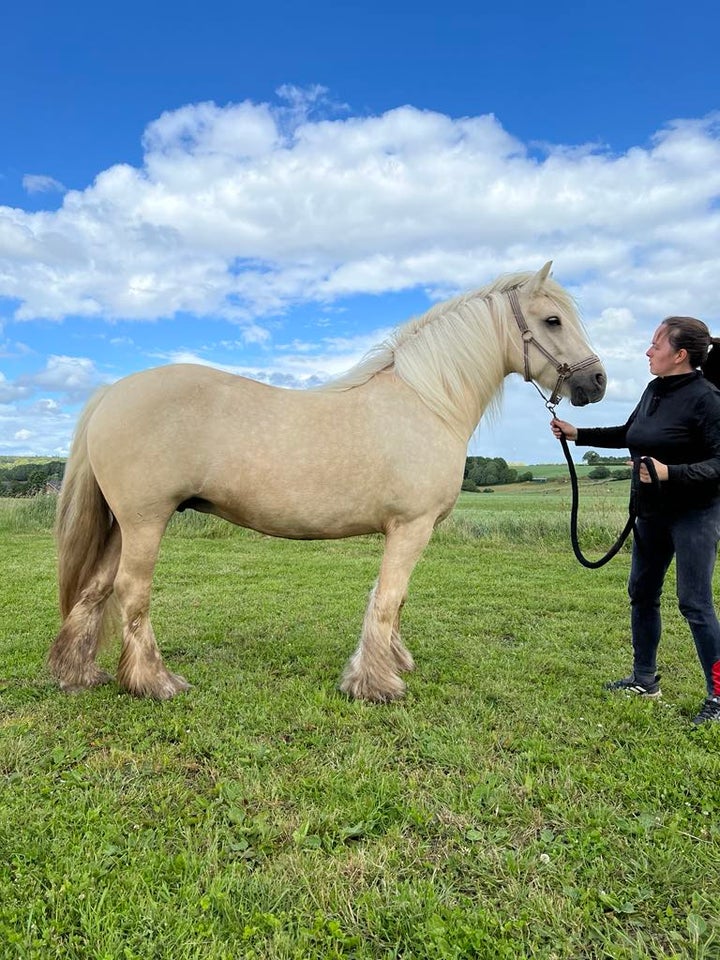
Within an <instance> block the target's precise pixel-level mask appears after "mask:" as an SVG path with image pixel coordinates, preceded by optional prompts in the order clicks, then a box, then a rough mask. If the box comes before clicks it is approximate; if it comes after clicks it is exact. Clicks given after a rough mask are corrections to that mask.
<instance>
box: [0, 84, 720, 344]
mask: <svg viewBox="0 0 720 960" xmlns="http://www.w3.org/2000/svg"><path fill="white" fill-rule="evenodd" d="M284 95H285V100H286V103H285V105H271V104H267V103H264V104H257V103H252V102H250V101H244V102H242V103H239V104H230V105H228V106H224V107H221V106H218V105H216V104H214V103H200V104H192V105H188V106H185V107H182V108H180V109H178V110H174V111H170V112H167V113H164V114H163V115H162V116H160V117H159V118H158V119H156V120H155V121H153V122H152V123H151V124H150V125H149V126H148V127H147V129H146V131H145V135H144V139H143V143H144V149H145V155H144V162H143V165H142V166H141V167H139V168H134V167H131V166H129V165H126V164H121V165H117V166H114V167H111V168H110V169H108V170H105V171H102V172H101V173H99V175H98V176H97V178H96V180H95V182H94V183H93V184H92V185H91V186H90V187H88V189H86V190H84V191H69V192H68V193H67V194H66V195H65V197H64V200H63V204H62V207H61V208H60V209H59V210H57V211H54V212H41V213H28V212H25V211H22V210H17V209H10V208H7V207H4V208H3V207H0V295H4V296H5V297H8V298H13V299H14V300H16V301H17V302H18V303H19V306H18V308H17V311H16V317H17V318H20V319H31V318H51V319H60V318H62V317H63V316H66V315H81V316H88V317H98V318H103V319H113V318H131V319H137V320H151V319H155V318H157V317H170V316H173V315H175V314H177V313H180V312H185V313H191V314H194V315H198V316H214V317H225V318H228V319H233V320H235V321H237V322H239V323H248V324H254V325H255V327H256V328H257V326H258V323H259V322H260V321H261V318H262V317H264V316H267V315H268V314H272V313H277V312H281V311H283V310H284V309H286V308H288V307H289V306H291V305H293V304H295V303H298V302H305V301H313V300H314V301H325V302H328V301H333V300H336V299H338V298H342V297H345V296H348V295H351V294H356V293H359V292H373V293H381V292H386V291H391V290H402V289H407V288H409V287H413V286H418V285H421V286H424V287H426V288H428V289H431V290H432V289H437V290H439V291H445V290H457V289H459V288H463V287H471V286H477V285H479V284H480V283H482V282H485V281H486V280H487V279H488V278H490V277H492V276H495V275H497V274H498V273H502V272H505V271H510V270H515V269H528V268H531V267H533V266H535V265H538V264H539V263H540V262H542V260H544V259H546V258H548V257H551V256H552V257H553V258H554V259H555V261H556V263H557V264H559V265H561V270H562V275H563V277H564V278H570V279H571V280H573V281H574V283H575V285H576V287H577V290H578V292H581V293H582V301H583V304H584V306H585V308H586V310H587V309H588V308H589V309H590V310H591V311H593V313H595V312H599V311H600V310H601V309H605V308H607V307H620V306H624V307H627V308H628V309H630V310H632V311H634V312H636V313H640V314H646V313H652V312H657V310H658V309H660V311H661V312H662V311H667V309H668V303H669V302H673V303H676V302H677V306H678V307H681V306H682V302H683V301H687V300H689V299H690V298H691V297H692V302H693V305H694V307H695V309H697V307H698V300H699V301H700V307H701V309H706V310H707V312H710V311H712V310H714V309H716V305H715V297H714V293H713V290H712V282H711V281H712V279H713V278H714V277H715V276H717V270H718V258H719V256H720V254H718V251H719V250H720V242H719V241H720V209H718V206H717V197H718V195H719V194H720V137H719V136H718V132H719V120H718V117H717V116H713V117H708V118H705V119H700V120H687V121H675V122H673V123H671V124H669V125H668V126H667V127H666V128H665V129H664V130H661V131H659V132H658V133H657V135H656V136H655V138H654V139H653V140H652V142H651V143H649V144H648V145H646V146H644V147H635V148H633V149H631V150H629V151H628V152H627V153H625V154H622V155H619V156H618V155H613V154H611V153H609V152H608V151H605V150H603V149H599V148H593V147H583V148H582V149H575V150H569V149H567V148H565V147H554V146H552V145H547V146H545V147H544V153H542V155H540V156H538V154H537V150H536V149H533V150H530V149H529V148H528V146H527V145H525V144H523V143H521V142H520V141H518V140H517V139H515V138H513V137H512V136H510V135H509V134H508V133H507V132H506V131H505V130H504V129H503V127H502V125H501V123H500V122H499V121H498V120H497V119H496V118H495V117H494V116H492V115H487V116H478V117H464V118H460V119H455V118H451V117H448V116H445V115H443V114H439V113H433V112H430V111H423V110H418V109H416V108H414V107H411V106H406V107H400V108H397V109H394V110H389V111H388V112H386V113H384V114H382V115H380V116H370V117H353V116H350V117H343V118H339V119H338V118H336V119H311V117H310V115H309V114H310V111H311V109H312V106H313V104H314V102H315V101H316V100H317V97H318V96H321V94H320V93H318V94H317V95H316V96H313V95H312V94H311V95H305V96H303V95H301V92H296V93H295V94H294V95H293V94H292V90H291V89H290V88H286V89H285V90H284ZM293 96H294V99H293ZM690 270H692V276H689V271H690ZM678 301H679V302H678Z"/></svg>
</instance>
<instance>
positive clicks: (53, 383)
mask: <svg viewBox="0 0 720 960" xmlns="http://www.w3.org/2000/svg"><path fill="white" fill-rule="evenodd" d="M111 379H112V378H111V377H110V376H108V375H106V374H102V373H101V372H100V371H99V370H98V369H97V367H96V366H95V363H94V362H93V361H92V360H89V359H88V358H87V357H66V356H51V357H49V358H48V360H47V362H46V365H45V369H44V370H40V371H39V372H38V373H35V374H32V375H24V376H22V377H20V378H19V379H18V385H17V388H18V389H20V390H24V391H26V392H27V393H30V392H31V391H32V393H33V394H36V393H37V392H38V391H42V392H51V393H58V394H61V395H62V396H63V397H64V398H65V399H66V400H69V401H71V402H77V401H82V400H85V399H87V397H89V395H90V394H91V393H92V392H93V391H94V390H96V389H97V388H98V387H99V386H101V385H102V384H105V383H109V382H110V381H111Z"/></svg>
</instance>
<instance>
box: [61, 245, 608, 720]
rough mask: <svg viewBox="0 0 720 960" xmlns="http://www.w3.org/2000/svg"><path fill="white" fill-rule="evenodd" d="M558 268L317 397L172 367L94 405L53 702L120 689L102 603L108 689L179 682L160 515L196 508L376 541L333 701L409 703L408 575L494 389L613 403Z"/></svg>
mask: <svg viewBox="0 0 720 960" xmlns="http://www.w3.org/2000/svg"><path fill="white" fill-rule="evenodd" d="M550 267H551V263H546V264H545V266H544V267H542V268H541V269H540V270H539V271H537V273H533V272H523V273H514V274H508V275H505V276H502V277H499V278H497V279H496V280H495V281H493V282H492V283H490V284H488V285H486V286H484V287H482V288H481V289H479V290H476V291H474V292H471V293H466V294H464V295H462V296H458V297H455V298H453V299H450V300H448V301H446V302H444V303H440V304H438V305H435V306H433V307H432V308H431V309H430V310H428V311H427V313H425V314H423V315H422V316H420V317H416V318H415V319H412V320H410V321H409V322H407V323H406V324H404V325H401V326H400V327H398V328H397V329H396V330H395V331H394V332H393V333H392V334H391V335H390V336H389V337H388V338H387V339H386V340H385V341H383V342H382V343H381V344H379V345H378V346H376V347H375V348H373V349H372V350H371V351H370V352H369V353H368V354H366V356H365V357H364V358H363V359H362V360H361V361H360V362H359V363H358V364H357V365H356V366H355V367H353V368H352V369H351V370H349V371H348V372H347V373H345V374H343V375H341V376H339V377H337V378H336V379H334V380H330V381H328V382H325V383H323V384H322V385H320V386H318V387H313V388H312V389H306V390H292V389H285V388H279V387H273V386H269V385H267V384H264V383H260V382H258V381H255V380H251V379H247V378H245V377H241V376H237V375H234V374H229V373H226V372H222V371H219V370H216V369H213V368H210V367H206V366H201V365H195V364H177V365H168V366H162V367H156V368H153V369H149V370H145V371H142V372H139V373H134V374H131V375H129V376H127V377H125V378H123V379H121V380H118V381H117V382H115V383H114V384H112V385H110V386H107V387H104V388H101V389H100V390H99V391H98V392H97V393H96V394H94V395H93V396H92V397H91V399H90V400H89V402H88V404H87V406H86V408H85V410H84V411H83V412H82V414H81V416H80V418H79V420H78V424H77V428H76V431H75V436H74V439H73V443H72V448H71V453H70V457H69V460H68V464H67V469H66V473H65V478H64V482H63V486H62V491H61V494H60V498H59V502H58V512H57V520H56V531H55V532H56V542H57V552H58V585H59V596H60V611H61V614H62V620H63V622H62V626H61V628H60V632H59V633H58V635H57V637H56V638H55V640H54V642H53V644H52V647H51V649H50V653H49V655H48V665H49V668H50V671H51V673H52V674H53V675H54V677H55V678H56V680H57V681H58V683H59V686H60V688H61V689H63V690H65V691H72V692H76V691H80V690H83V689H86V688H90V687H94V686H96V685H98V684H102V683H106V682H108V681H110V680H112V677H111V676H110V675H109V674H108V673H107V672H105V671H104V670H102V669H101V668H100V667H99V665H98V664H97V662H96V656H97V653H98V648H99V644H100V638H101V635H102V632H103V630H102V628H103V621H104V620H105V619H106V617H105V614H106V612H107V611H108V610H109V609H110V607H111V606H116V607H117V608H118V613H119V618H120V620H121V624H122V646H121V651H120V657H119V662H118V667H117V683H118V685H119V686H120V687H121V688H122V689H124V690H125V691H127V692H129V693H131V694H134V695H136V696H139V697H153V698H156V699H159V700H164V699H169V698H170V697H173V696H174V695H175V694H177V693H179V692H180V691H184V690H187V689H188V688H189V686H190V685H189V684H188V682H187V681H186V680H185V679H184V678H183V677H182V676H179V675H177V674H174V673H171V672H170V671H169V670H168V669H167V667H166V666H165V664H164V662H163V659H162V655H161V653H160V650H159V648H158V644H157V642H156V639H155V635H154V632H153V628H152V625H151V622H150V615H149V611H150V595H151V587H152V579H153V572H154V568H155V565H156V561H157V557H158V552H159V549H160V541H161V539H162V536H163V534H164V532H165V529H166V526H167V524H168V521H169V520H170V518H171V516H172V515H173V513H174V512H175V511H182V510H185V509H194V510H197V511H200V512H203V513H209V514H214V515H215V516H218V517H222V518H224V519H225V520H228V521H230V522H231V523H234V524H238V525H240V526H242V527H246V528H250V529H252V530H256V531H259V532H261V533H263V534H266V535H270V536H273V537H284V538H289V539H336V538H342V537H353V536H358V535H361V534H369V533H381V534H383V535H384V538H385V539H384V552H383V557H382V561H381V564H380V570H379V575H378V577H377V580H376V582H375V585H374V587H373V588H372V590H371V592H370V597H369V601H368V604H367V608H366V612H365V615H364V620H363V624H362V630H361V635H360V640H359V643H358V646H357V649H356V650H355V652H354V653H353V654H352V656H351V657H350V659H349V660H348V662H347V665H346V667H345V670H344V673H343V674H342V677H341V681H340V690H341V691H342V692H344V693H345V694H347V695H348V696H349V697H351V698H357V699H363V700H369V701H374V702H385V701H390V700H393V699H395V698H397V697H400V696H402V695H403V693H404V691H405V683H404V681H403V679H402V677H401V676H400V675H401V674H402V673H405V672H407V671H410V670H412V669H413V667H414V662H413V658H412V655H411V653H410V651H409V650H408V649H407V648H406V647H405V645H404V644H403V642H402V640H401V638H400V613H401V609H402V607H403V604H404V603H405V600H406V596H407V587H408V582H409V579H410V575H411V573H412V570H413V568H414V566H415V564H416V563H417V561H418V559H419V557H420V555H421V553H422V551H423V550H424V548H425V546H426V545H427V543H428V541H429V539H430V537H431V534H432V532H433V530H434V528H435V527H436V526H437V524H438V523H439V522H440V521H441V520H443V519H444V518H445V517H447V516H448V514H449V513H450V512H451V510H452V508H453V506H454V504H455V501H456V499H457V497H458V494H459V491H460V487H461V483H462V479H463V470H464V465H465V459H466V454H467V445H468V441H469V439H470V437H471V435H472V434H473V432H474V431H475V429H476V428H477V426H478V424H479V421H480V419H481V417H482V414H483V412H484V411H485V409H486V408H487V407H488V405H489V404H491V403H495V404H496V403H497V399H498V396H499V395H500V393H501V387H502V384H503V382H504V380H505V378H506V376H508V375H509V374H511V373H521V374H523V375H524V377H525V379H526V380H529V381H532V382H533V383H534V385H535V386H537V387H538V389H540V387H541V386H542V387H545V388H546V389H550V388H552V389H553V392H554V397H553V399H555V401H557V400H558V399H559V397H560V396H561V395H562V396H566V397H569V398H570V400H571V402H572V404H573V405H576V406H582V405H584V404H586V403H590V402H596V401H598V400H600V399H601V398H602V396H603V394H604V392H605V384H606V376H605V372H604V369H603V366H602V363H601V362H600V360H599V358H598V357H597V356H595V355H594V354H593V353H592V351H591V350H590V347H589V344H588V342H587V339H586V335H585V333H584V331H583V327H582V325H581V323H580V320H579V317H578V314H577V310H576V307H575V303H574V301H573V298H572V297H571V295H570V294H569V293H568V292H567V291H566V290H564V288H563V287H561V286H560V285H559V284H558V283H557V282H556V281H555V280H554V279H553V278H552V277H551V276H550ZM288 464H292V481H291V482H289V481H288V476H287V466H288ZM111 598H112V599H113V604H109V601H110V600H111Z"/></svg>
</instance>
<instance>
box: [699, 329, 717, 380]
mask: <svg viewBox="0 0 720 960" xmlns="http://www.w3.org/2000/svg"><path fill="white" fill-rule="evenodd" d="M700 369H701V370H702V372H703V376H704V377H705V379H706V380H709V381H710V383H712V384H714V385H715V386H716V387H720V337H711V338H710V350H709V352H708V355H707V359H706V360H705V362H704V363H703V364H702V365H701V367H700Z"/></svg>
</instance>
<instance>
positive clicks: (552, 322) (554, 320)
mask: <svg viewBox="0 0 720 960" xmlns="http://www.w3.org/2000/svg"><path fill="white" fill-rule="evenodd" d="M545 323H546V324H547V325H548V326H549V327H559V326H560V317H546V318H545Z"/></svg>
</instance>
